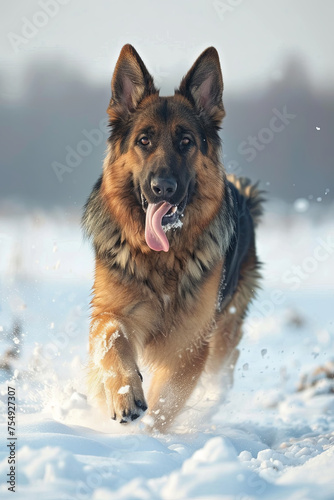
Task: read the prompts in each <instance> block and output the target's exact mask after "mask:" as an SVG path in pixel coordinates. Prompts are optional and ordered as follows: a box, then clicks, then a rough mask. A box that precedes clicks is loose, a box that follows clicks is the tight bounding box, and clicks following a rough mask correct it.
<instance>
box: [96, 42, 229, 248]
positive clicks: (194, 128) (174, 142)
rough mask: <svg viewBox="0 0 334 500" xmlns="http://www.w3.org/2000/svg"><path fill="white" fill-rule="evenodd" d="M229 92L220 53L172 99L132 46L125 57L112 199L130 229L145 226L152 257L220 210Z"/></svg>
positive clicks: (115, 118)
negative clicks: (177, 231)
mask: <svg viewBox="0 0 334 500" xmlns="http://www.w3.org/2000/svg"><path fill="white" fill-rule="evenodd" d="M222 92H223V79H222V74H221V69H220V64H219V58H218V54H217V51H216V50H215V49H214V48H213V47H210V48H208V49H207V50H205V51H204V52H203V53H202V54H201V55H200V57H199V58H198V59H197V60H196V62H195V63H194V65H193V66H192V68H191V69H190V70H189V72H188V73H187V75H186V76H185V77H184V78H183V79H182V81H181V84H180V87H179V89H178V90H176V91H175V95H174V96H172V97H160V96H159V92H158V90H157V89H156V87H155V86H154V82H153V78H152V77H151V75H150V74H149V72H148V71H147V69H146V67H145V65H144V63H143V61H142V60H141V58H140V57H139V55H138V54H137V52H136V51H135V49H134V48H133V47H132V46H131V45H125V46H124V47H123V49H122V51H121V54H120V56H119V59H118V62H117V65H116V68H115V72H114V75H113V79H112V98H111V101H110V105H109V108H108V113H109V116H110V124H111V127H112V132H111V137H110V141H109V143H110V154H109V158H108V159H107V162H106V164H105V171H104V179H103V183H104V192H105V195H106V196H107V197H108V199H109V203H110V205H111V209H112V211H113V213H114V215H116V217H117V218H118V220H120V219H122V221H123V222H122V227H123V228H126V227H128V226H129V224H130V223H131V224H132V233H133V224H137V228H136V229H137V230H136V231H135V232H136V233H140V232H141V233H142V234H145V241H146V243H147V245H148V246H149V247H150V248H151V249H152V250H156V251H160V250H163V251H168V249H169V240H168V238H167V236H168V234H169V233H167V235H166V231H167V230H168V229H170V228H176V227H181V225H182V224H181V222H182V223H183V224H184V225H185V226H187V225H189V224H190V223H191V224H192V225H193V233H196V231H197V230H198V231H199V230H200V228H201V227H205V226H206V225H207V224H208V222H209V221H210V220H211V219H212V218H213V217H214V216H215V214H216V213H217V211H218V209H219V204H220V200H221V199H222V195H223V189H224V182H223V178H224V174H223V171H222V167H221V165H220V163H219V159H218V154H219V145H220V142H219V136H218V129H219V125H220V123H221V120H222V118H223V117H224V115H225V111H224V107H223V102H222ZM126 219H127V220H126ZM138 224H139V228H138ZM194 226H195V229H194ZM140 228H142V231H140ZM196 228H197V229H196ZM144 229H145V233H144V231H143V230H144ZM125 230H126V229H125ZM128 236H129V235H128Z"/></svg>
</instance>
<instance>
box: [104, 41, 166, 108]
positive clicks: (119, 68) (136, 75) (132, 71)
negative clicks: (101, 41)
mask: <svg viewBox="0 0 334 500" xmlns="http://www.w3.org/2000/svg"><path fill="white" fill-rule="evenodd" d="M111 91H112V97H111V100H110V106H109V108H108V113H109V114H110V116H111V117H112V116H113V115H115V114H118V112H119V113H122V114H123V115H124V112H130V113H131V112H133V111H135V109H136V107H137V106H138V104H139V102H140V101H141V100H142V99H143V98H144V97H146V96H147V95H150V94H154V93H156V92H157V89H156V88H155V87H154V83H153V78H152V76H151V75H150V74H149V72H148V71H147V69H146V66H145V64H144V63H143V61H142V60H141V58H140V57H139V55H138V53H137V52H136V50H135V49H134V48H133V47H132V45H129V44H128V45H124V47H123V48H122V50H121V53H120V55H119V58H118V61H117V64H116V68H115V71H114V74H113V78H112V82H111Z"/></svg>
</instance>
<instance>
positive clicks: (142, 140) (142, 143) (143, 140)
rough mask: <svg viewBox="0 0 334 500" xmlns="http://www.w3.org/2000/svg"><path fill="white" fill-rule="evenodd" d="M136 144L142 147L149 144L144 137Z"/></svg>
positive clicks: (147, 139)
mask: <svg viewBox="0 0 334 500" xmlns="http://www.w3.org/2000/svg"><path fill="white" fill-rule="evenodd" d="M138 142H139V144H141V145H142V146H148V145H149V144H150V140H149V138H148V137H146V135H145V136H144V137H141V138H140V139H139V141H138Z"/></svg>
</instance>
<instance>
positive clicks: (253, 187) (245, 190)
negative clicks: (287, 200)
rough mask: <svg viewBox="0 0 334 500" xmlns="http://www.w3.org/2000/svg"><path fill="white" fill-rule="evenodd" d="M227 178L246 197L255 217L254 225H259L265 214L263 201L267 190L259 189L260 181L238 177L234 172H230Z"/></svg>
mask: <svg viewBox="0 0 334 500" xmlns="http://www.w3.org/2000/svg"><path fill="white" fill-rule="evenodd" d="M227 180H228V181H229V182H231V183H232V184H233V185H234V186H235V187H236V188H237V190H238V191H239V193H240V194H242V195H243V196H244V197H245V198H246V201H247V207H248V208H249V211H250V213H251V216H252V218H253V221H254V226H257V225H258V223H259V221H260V218H261V216H262V214H263V203H264V202H265V201H266V198H265V197H264V193H265V191H262V190H261V189H259V183H258V182H257V183H256V184H252V182H251V180H250V179H248V178H247V177H236V176H235V175H233V174H228V175H227Z"/></svg>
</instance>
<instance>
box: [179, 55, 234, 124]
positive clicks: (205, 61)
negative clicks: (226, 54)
mask: <svg viewBox="0 0 334 500" xmlns="http://www.w3.org/2000/svg"><path fill="white" fill-rule="evenodd" d="M223 88H224V86H223V76H222V72H221V68H220V63H219V56H218V52H217V51H216V49H215V48H214V47H209V48H208V49H206V50H205V51H204V52H203V53H202V54H201V55H200V56H199V58H198V59H197V60H196V61H195V63H194V64H193V66H192V67H191V68H190V70H189V71H188V73H187V74H186V76H185V77H183V79H182V81H181V84H180V88H179V90H177V91H176V93H178V94H181V95H183V96H185V97H186V98H187V99H188V100H189V101H190V102H191V103H192V104H193V105H194V106H195V107H196V108H197V110H198V112H199V114H201V115H204V116H205V117H206V118H209V120H210V121H213V122H214V124H215V125H217V126H218V125H219V124H220V122H221V120H222V119H223V118H224V116H225V109H224V105H223V100H222V97H223Z"/></svg>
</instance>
